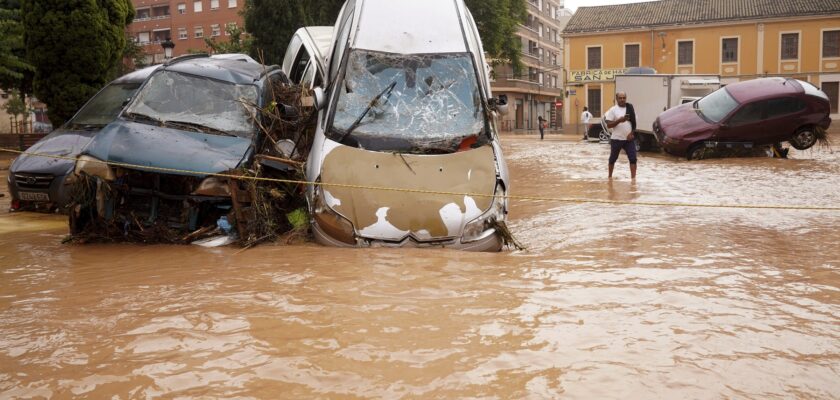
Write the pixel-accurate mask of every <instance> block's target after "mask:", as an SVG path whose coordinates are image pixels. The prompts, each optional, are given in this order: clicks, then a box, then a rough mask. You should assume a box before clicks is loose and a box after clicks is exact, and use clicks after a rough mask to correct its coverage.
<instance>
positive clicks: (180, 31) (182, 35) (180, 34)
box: [178, 28, 188, 40]
mask: <svg viewBox="0 0 840 400" xmlns="http://www.w3.org/2000/svg"><path fill="white" fill-rule="evenodd" d="M187 37H188V36H187V28H178V39H181V40H184V39H186V38H187Z"/></svg>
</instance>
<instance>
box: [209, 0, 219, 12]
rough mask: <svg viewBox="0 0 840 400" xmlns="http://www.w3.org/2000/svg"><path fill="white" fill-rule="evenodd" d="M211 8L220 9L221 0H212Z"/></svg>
mask: <svg viewBox="0 0 840 400" xmlns="http://www.w3.org/2000/svg"><path fill="white" fill-rule="evenodd" d="M210 9H211V10H218V9H219V0H210Z"/></svg>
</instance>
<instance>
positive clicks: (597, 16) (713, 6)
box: [563, 0, 840, 124]
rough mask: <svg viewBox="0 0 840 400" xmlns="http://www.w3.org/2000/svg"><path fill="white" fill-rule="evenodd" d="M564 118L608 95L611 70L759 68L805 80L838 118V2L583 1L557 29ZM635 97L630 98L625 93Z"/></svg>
mask: <svg viewBox="0 0 840 400" xmlns="http://www.w3.org/2000/svg"><path fill="white" fill-rule="evenodd" d="M563 37H564V40H565V49H566V50H567V51H566V54H565V57H566V60H565V64H566V65H567V66H568V73H567V76H566V89H567V90H568V98H567V101H566V103H567V105H568V107H566V108H565V110H564V111H565V118H566V120H567V121H569V122H570V123H573V124H577V123H579V121H578V119H579V116H580V114H581V112H582V109H583V107H584V106H588V107H589V111H590V112H592V114H593V115H594V116H596V117H599V116H600V115H601V113H603V112H605V111H606V110H607V109H609V107H611V106H612V105H613V103H614V100H613V99H614V95H615V75H617V74H622V73H624V72H625V71H627V69H628V68H632V67H639V66H642V67H652V68H654V69H656V71H657V72H658V73H662V74H715V75H720V76H721V83H722V84H728V83H732V82H737V81H742V80H748V79H754V78H756V77H763V76H785V77H793V78H797V79H801V80H805V81H809V82H811V83H812V84H814V85H815V86H817V87H819V88H821V89H822V90H823V91H824V92H825V93H826V94H827V95H828V97H829V98H830V99H831V113H832V118H835V119H836V118H838V117H840V114H838V106H840V96H838V92H839V91H840V89H838V87H839V86H840V1H837V0H788V1H785V2H778V1H772V0H660V1H653V2H645V3H631V4H622V5H612V6H600V7H581V8H579V9H578V10H577V12H576V13H575V15H574V16H573V17H572V19H571V21H570V22H569V23H568V25H567V26H566V28H565V30H564V31H563ZM628 101H629V102H631V103H632V102H633V99H632V98H630V99H628Z"/></svg>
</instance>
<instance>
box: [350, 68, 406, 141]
mask: <svg viewBox="0 0 840 400" xmlns="http://www.w3.org/2000/svg"><path fill="white" fill-rule="evenodd" d="M395 87H397V81H393V82H391V84H390V85H388V86H387V87H386V88H385V89H383V90H382V91H381V92H379V94H377V95H376V97H374V98H373V100H371V101H370V103H368V106H367V107H366V108H365V110H364V111H362V114H361V115H359V118H356V120H355V121H353V124H351V125H350V127H349V128H347V130H346V131H344V134H342V135H341V137H340V138H338V142H339V143H342V142H344V139H346V138H347V136H350V134H351V133H353V131H354V130H355V129H356V128H358V127H359V125H361V124H362V120H363V119H364V118H365V116H366V115H367V113H368V112H370V109H371V108H373V106H375V105H376V103H378V102H379V99H380V98H382V96H384V95H385V94H388V97H391V92H392V91H393V90H394V88H395ZM386 100H387V99H386Z"/></svg>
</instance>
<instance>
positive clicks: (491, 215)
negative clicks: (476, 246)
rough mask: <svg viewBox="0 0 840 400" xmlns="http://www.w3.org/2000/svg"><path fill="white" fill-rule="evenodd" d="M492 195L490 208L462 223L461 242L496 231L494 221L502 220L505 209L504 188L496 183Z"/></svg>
mask: <svg viewBox="0 0 840 400" xmlns="http://www.w3.org/2000/svg"><path fill="white" fill-rule="evenodd" d="M494 195H495V196H494V197H493V204H492V205H491V206H490V209H489V210H487V212H485V213H484V214H481V215H479V216H478V218H476V219H474V220H472V221H470V222H467V224H466V225H464V232H463V234H462V235H461V243H467V242H474V241H476V240H481V239H484V238H486V237H488V236H490V235H492V234H494V233H496V228H495V225H496V221H498V220H504V216H505V210H506V209H507V200H506V199H505V190H504V189H503V188H502V185H500V184H497V185H496V192H495V193H494Z"/></svg>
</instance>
